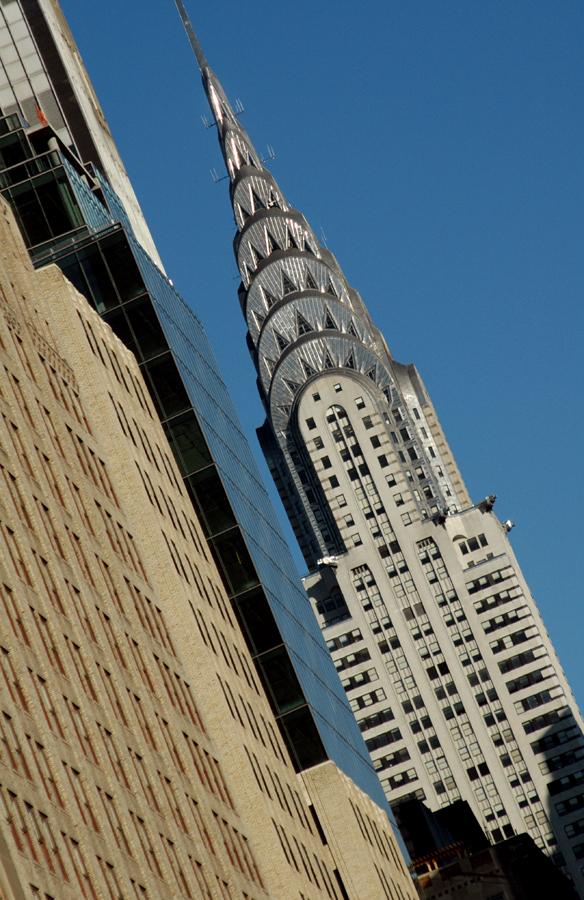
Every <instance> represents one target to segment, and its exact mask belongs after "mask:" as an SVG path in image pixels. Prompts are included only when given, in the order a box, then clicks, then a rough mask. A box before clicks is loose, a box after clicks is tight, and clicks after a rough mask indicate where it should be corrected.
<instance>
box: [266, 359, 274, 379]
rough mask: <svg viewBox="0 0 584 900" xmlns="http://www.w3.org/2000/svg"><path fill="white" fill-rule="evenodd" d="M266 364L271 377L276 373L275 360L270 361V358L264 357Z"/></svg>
mask: <svg viewBox="0 0 584 900" xmlns="http://www.w3.org/2000/svg"><path fill="white" fill-rule="evenodd" d="M264 363H265V366H266V369H267V370H268V375H270V376H271V374H272V372H273V371H274V366H275V365H276V362H275V360H273V359H270V357H269V356H264Z"/></svg>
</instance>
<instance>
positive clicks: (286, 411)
mask: <svg viewBox="0 0 584 900" xmlns="http://www.w3.org/2000/svg"><path fill="white" fill-rule="evenodd" d="M278 409H279V410H280V412H283V413H284V415H285V416H289V415H290V410H291V409H292V407H291V406H279V407H278Z"/></svg>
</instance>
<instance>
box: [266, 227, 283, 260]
mask: <svg viewBox="0 0 584 900" xmlns="http://www.w3.org/2000/svg"><path fill="white" fill-rule="evenodd" d="M267 245H268V256H269V255H270V253H275V252H276V250H281V249H282V248H281V247H280V246H279V244H278V243H277V241H276V239H275V238H274V237H273V235H271V234H270V232H269V231H268V232H267Z"/></svg>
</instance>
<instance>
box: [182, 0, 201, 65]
mask: <svg viewBox="0 0 584 900" xmlns="http://www.w3.org/2000/svg"><path fill="white" fill-rule="evenodd" d="M175 3H176V8H177V9H178V12H179V15H180V17H181V19H182V23H183V25H184V27H185V31H186V33H187V37H188V39H189V43H190V45H191V47H192V48H193V53H194V54H195V56H196V57H197V65H198V66H199V69H200V70H201V72H204V71H205V69H208V68H209V63H208V62H207V57H206V56H205V54H204V53H203V48H202V47H201V44H200V42H199V39H198V37H197V35H196V34H195V29H194V28H193V26H192V24H191V20H190V19H189V15H188V13H187V11H186V8H185V5H184V3H183V0H175Z"/></svg>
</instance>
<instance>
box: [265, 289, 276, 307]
mask: <svg viewBox="0 0 584 900" xmlns="http://www.w3.org/2000/svg"><path fill="white" fill-rule="evenodd" d="M262 293H263V295H264V302H265V304H266V306H267V308H268V309H271V308H272V306H273V305H274V303H277V302H278V300H277V298H276V297H274V295H273V294H270V292H269V291H267V290H266V289H265V288H262Z"/></svg>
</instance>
